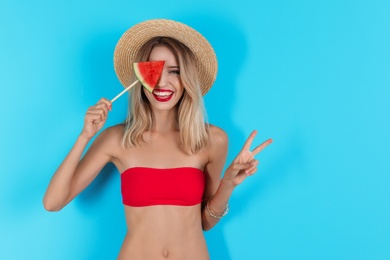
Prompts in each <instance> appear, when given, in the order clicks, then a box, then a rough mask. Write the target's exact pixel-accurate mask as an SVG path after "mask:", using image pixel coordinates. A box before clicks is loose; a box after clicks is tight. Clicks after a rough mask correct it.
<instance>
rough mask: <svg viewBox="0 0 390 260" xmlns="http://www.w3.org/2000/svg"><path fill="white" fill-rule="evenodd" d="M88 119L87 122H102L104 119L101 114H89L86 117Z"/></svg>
mask: <svg viewBox="0 0 390 260" xmlns="http://www.w3.org/2000/svg"><path fill="white" fill-rule="evenodd" d="M86 121H87V123H91V124H93V123H100V122H102V121H104V120H103V119H102V117H101V115H89V116H88V117H87V118H86Z"/></svg>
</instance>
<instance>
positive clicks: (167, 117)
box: [152, 109, 178, 133]
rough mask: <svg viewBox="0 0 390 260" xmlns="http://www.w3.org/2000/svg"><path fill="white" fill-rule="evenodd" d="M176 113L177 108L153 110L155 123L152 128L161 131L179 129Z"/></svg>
mask: <svg viewBox="0 0 390 260" xmlns="http://www.w3.org/2000/svg"><path fill="white" fill-rule="evenodd" d="M176 115H177V111H176V109H172V110H169V111H153V118H154V120H153V121H154V124H153V127H152V130H153V131H155V132H161V133H164V132H172V131H176V130H177V129H178V125H177V122H176Z"/></svg>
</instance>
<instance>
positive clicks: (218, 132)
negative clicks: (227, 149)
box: [207, 124, 228, 145]
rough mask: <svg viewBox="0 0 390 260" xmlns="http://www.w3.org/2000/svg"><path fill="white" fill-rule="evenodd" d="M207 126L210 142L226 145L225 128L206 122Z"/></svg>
mask: <svg viewBox="0 0 390 260" xmlns="http://www.w3.org/2000/svg"><path fill="white" fill-rule="evenodd" d="M207 126H208V128H209V136H210V142H211V144H214V145H227V143H228V135H227V134H226V132H225V130H223V129H222V128H220V127H218V126H215V125H212V124H208V125H207Z"/></svg>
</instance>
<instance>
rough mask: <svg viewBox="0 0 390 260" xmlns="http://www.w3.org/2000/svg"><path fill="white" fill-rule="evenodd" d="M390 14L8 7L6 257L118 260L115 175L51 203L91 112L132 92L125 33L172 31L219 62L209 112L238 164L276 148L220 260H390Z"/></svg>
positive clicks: (336, 1) (39, 4) (266, 6)
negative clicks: (56, 205)
mask: <svg viewBox="0 0 390 260" xmlns="http://www.w3.org/2000/svg"><path fill="white" fill-rule="evenodd" d="M389 14H390V2H389V1H385V0H383V1H380V0H372V1H358V0H354V1H353V0H350V1H347V0H329V1H325V0H323V1H309V0H307V1H304V0H297V1H287V0H274V1H271V0H268V1H264V0H260V1H254V0H253V1H249V0H241V1H222V0H219V1H211V0H207V1H205V0H198V1H176V0H175V1H170V0H168V1H149V2H145V1H140V2H138V3H137V2H135V1H118V0H112V1H91V0H88V1H87V0H84V1H79V0H78V1H75V0H67V1H52V0H37V1H13V0H0V97H1V102H0V106H1V112H0V122H1V128H0V129H1V135H0V138H1V139H0V141H1V143H0V149H1V150H0V152H1V157H0V159H1V162H0V163H1V164H0V171H1V174H0V259H58V260H60V259H115V258H116V256H117V253H118V251H119V248H120V246H121V243H122V240H123V237H124V235H125V223H124V213H123V206H122V204H121V197H120V188H119V175H118V173H117V172H116V170H115V168H114V167H113V166H112V165H108V166H107V167H106V168H105V169H104V170H103V172H102V173H101V174H100V175H99V176H98V178H97V179H96V181H94V182H93V183H92V184H91V186H90V187H88V188H87V189H86V190H85V191H84V192H83V193H82V194H80V196H79V197H77V198H76V199H75V200H74V201H73V202H72V203H70V204H69V205H68V206H67V207H66V208H65V209H63V210H62V211H61V212H59V213H48V212H45V211H44V209H43V206H42V203H41V200H42V196H43V193H44V191H45V189H46V187H47V184H48V182H49V180H50V178H51V176H52V174H53V172H54V171H55V169H56V167H57V166H58V165H59V163H60V162H61V161H62V159H63V158H64V156H65V155H66V154H67V152H68V151H69V149H70V147H71V146H72V145H73V143H74V141H75V139H76V137H77V135H78V134H79V133H80V131H81V127H82V124H83V117H84V113H85V111H86V109H87V108H88V106H90V105H92V104H94V103H95V102H96V101H97V100H98V99H99V98H100V97H107V98H112V97H114V96H115V95H116V94H117V93H119V92H120V91H121V90H122V86H121V85H120V84H119V82H118V80H117V78H116V76H115V73H114V70H113V62H112V56H113V50H114V47H115V44H116V42H117V40H118V39H119V37H120V35H121V34H122V33H123V32H124V31H125V30H126V29H127V28H129V27H130V26H132V25H134V24H136V23H138V22H140V21H143V20H147V19H151V18H159V17H162V18H170V19H176V20H179V21H182V22H185V23H187V24H189V25H191V26H193V27H194V28H196V29H197V30H199V31H200V32H201V33H203V34H204V35H205V36H206V37H207V38H208V39H209V40H210V42H211V43H212V45H213V46H214V48H215V50H216V53H217V55H218V59H219V65H220V67H219V74H218V79H217V81H216V83H215V85H214V87H213V89H212V90H211V91H210V92H209V94H208V95H207V96H206V97H205V102H206V107H207V111H208V117H209V121H210V122H211V123H213V124H216V125H218V126H220V127H222V128H224V129H225V130H226V132H227V133H228V134H229V137H230V146H229V158H228V162H230V161H231V160H232V158H233V157H234V156H235V155H236V153H237V152H238V151H239V150H240V148H241V145H242V144H243V142H244V140H245V139H246V137H247V136H248V135H249V133H250V132H251V131H252V130H253V129H258V131H259V135H258V137H257V139H256V142H257V143H260V142H262V141H263V140H264V139H266V138H269V137H272V138H273V139H274V143H273V144H272V145H271V146H269V147H268V148H267V149H266V150H264V151H263V152H262V153H261V154H260V155H259V156H258V157H257V158H258V159H259V160H260V161H261V165H260V167H259V170H258V173H257V174H256V175H255V176H253V177H251V178H249V179H247V181H246V182H245V183H244V184H243V185H242V186H239V187H238V188H237V189H236V191H235V193H234V194H233V196H232V198H231V212H230V213H229V215H228V216H227V217H226V218H224V219H223V220H222V222H220V223H219V224H218V226H217V227H215V228H214V229H213V230H211V231H209V232H207V233H205V234H206V239H207V243H208V246H209V250H210V254H211V256H212V259H390V223H389V221H390V191H389V186H390V185H389V184H390V176H389V174H390V160H389V155H390V122H389V120H390V105H389V104H390V73H389V72H390V18H389V17H390V16H389ZM126 103H127V100H126V98H125V97H122V98H121V99H120V100H118V101H117V102H116V103H114V109H113V111H112V112H111V113H110V118H109V120H108V123H107V125H106V126H109V125H113V124H117V123H120V122H122V120H123V119H124V117H125V114H126Z"/></svg>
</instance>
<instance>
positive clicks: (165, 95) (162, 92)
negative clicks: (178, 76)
mask: <svg viewBox="0 0 390 260" xmlns="http://www.w3.org/2000/svg"><path fill="white" fill-rule="evenodd" d="M152 93H153V97H154V98H155V99H156V100H157V101H158V102H168V101H169V100H171V98H172V96H173V91H171V90H167V89H154V90H153V92H152Z"/></svg>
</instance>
